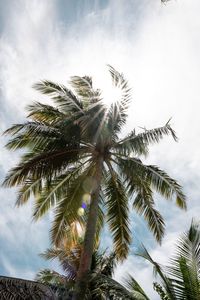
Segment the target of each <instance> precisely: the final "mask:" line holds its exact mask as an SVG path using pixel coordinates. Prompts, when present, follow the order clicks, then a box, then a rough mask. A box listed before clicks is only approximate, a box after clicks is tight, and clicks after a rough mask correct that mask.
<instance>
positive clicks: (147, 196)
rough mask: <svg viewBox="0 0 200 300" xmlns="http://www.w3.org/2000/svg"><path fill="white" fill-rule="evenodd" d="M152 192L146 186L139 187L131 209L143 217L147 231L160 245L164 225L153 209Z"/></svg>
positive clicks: (157, 212) (156, 211) (159, 215)
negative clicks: (148, 230)
mask: <svg viewBox="0 0 200 300" xmlns="http://www.w3.org/2000/svg"><path fill="white" fill-rule="evenodd" d="M154 206H155V204H154V200H153V196H152V191H151V189H150V188H148V185H147V186H145V185H143V186H142V185H141V187H140V190H139V191H138V192H137V195H136V197H135V199H134V202H133V207H134V209H135V210H136V212H138V213H139V214H140V215H142V216H144V218H145V220H146V221H147V224H148V227H149V229H150V230H151V231H152V233H153V235H154V236H155V238H156V240H157V241H158V242H159V243H161V240H162V237H163V235H164V227H165V223H164V220H163V217H162V216H161V214H160V213H159V211H158V210H156V209H155V207H154Z"/></svg>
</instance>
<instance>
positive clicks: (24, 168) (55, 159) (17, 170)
mask: <svg viewBox="0 0 200 300" xmlns="http://www.w3.org/2000/svg"><path fill="white" fill-rule="evenodd" d="M79 151H80V149H65V150H56V151H50V152H43V153H39V154H36V153H35V155H34V153H33V152H30V153H27V154H25V155H23V156H22V159H21V162H20V163H19V164H18V166H16V167H14V168H13V169H11V170H10V172H9V173H8V175H7V176H6V178H5V180H4V183H3V185H4V186H7V187H11V186H16V185H19V184H23V183H24V182H25V181H26V179H27V178H36V177H38V178H44V179H45V178H51V177H53V176H55V175H56V174H58V173H60V172H62V171H63V170H64V169H65V168H67V166H69V165H70V164H72V163H76V161H77V159H78V158H79V153H80V152H79Z"/></svg>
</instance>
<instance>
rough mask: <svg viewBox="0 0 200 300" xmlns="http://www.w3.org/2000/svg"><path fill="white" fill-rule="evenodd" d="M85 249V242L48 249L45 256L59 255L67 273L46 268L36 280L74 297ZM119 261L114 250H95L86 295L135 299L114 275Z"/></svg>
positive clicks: (100, 298)
mask: <svg viewBox="0 0 200 300" xmlns="http://www.w3.org/2000/svg"><path fill="white" fill-rule="evenodd" d="M81 249H82V242H81V243H79V244H77V245H74V246H73V247H68V246H67V245H66V244H65V243H63V244H62V246H61V247H60V248H58V247H54V248H50V249H47V250H46V251H45V252H44V253H43V254H41V256H42V257H43V258H45V259H47V260H52V259H58V260H59V262H60V265H61V267H62V270H63V274H60V273H58V272H56V271H53V270H50V269H43V270H41V271H39V272H38V274H37V275H36V280H37V281H39V282H41V283H43V284H47V285H50V286H52V287H54V289H55V290H56V294H57V296H58V298H59V299H71V298H72V294H73V291H74V288H75V280H76V276H77V271H78V267H79V263H80V257H81ZM116 264H117V259H116V256H115V254H114V253H110V254H107V253H106V251H99V250H97V251H95V252H94V253H93V256H92V266H91V272H90V277H89V278H90V279H89V284H88V289H87V293H86V297H85V298H86V299H95V300H103V299H108V300H111V299H112V300H114V299H130V300H134V299H135V298H134V297H132V294H131V293H130V291H129V290H128V289H126V288H125V287H124V286H122V285H121V284H120V283H119V282H117V281H115V280H114V279H113V278H112V277H113V274H114V269H115V267H116Z"/></svg>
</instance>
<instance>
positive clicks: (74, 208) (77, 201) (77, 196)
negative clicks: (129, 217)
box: [51, 163, 93, 245]
mask: <svg viewBox="0 0 200 300" xmlns="http://www.w3.org/2000/svg"><path fill="white" fill-rule="evenodd" d="M92 175H93V165H92V164H91V163H90V164H89V165H88V166H87V168H86V169H85V170H84V172H82V173H81V174H80V175H79V176H77V177H75V178H74V179H72V180H71V181H70V185H69V186H68V188H67V192H66V194H65V195H63V198H62V199H60V200H59V202H58V205H57V207H56V209H55V219H54V221H53V225H52V230H51V239H52V242H53V244H55V245H58V244H59V243H60V241H62V239H63V238H64V236H65V231H66V229H67V227H68V226H70V224H72V223H73V222H75V221H78V222H80V223H82V221H83V220H82V217H80V216H79V215H78V209H79V208H80V207H81V204H82V199H83V195H84V194H85V190H84V182H85V179H86V178H87V177H90V176H92Z"/></svg>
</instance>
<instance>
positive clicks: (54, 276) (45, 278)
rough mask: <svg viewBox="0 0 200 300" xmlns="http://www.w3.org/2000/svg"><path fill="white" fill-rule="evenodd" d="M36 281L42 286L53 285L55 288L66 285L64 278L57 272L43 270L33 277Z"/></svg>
mask: <svg viewBox="0 0 200 300" xmlns="http://www.w3.org/2000/svg"><path fill="white" fill-rule="evenodd" d="M35 280H36V281H39V282H41V283H43V284H53V285H56V286H60V285H61V286H62V285H63V286H64V285H65V284H66V278H65V276H63V275H61V274H59V273H58V272H55V271H52V270H50V269H44V270H41V271H39V272H38V273H37V274H36V277H35Z"/></svg>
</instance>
